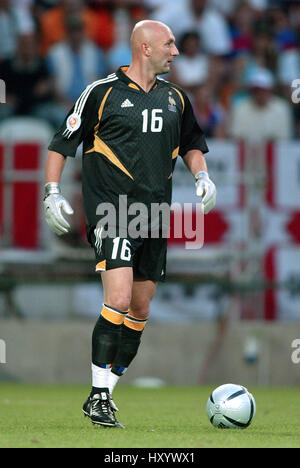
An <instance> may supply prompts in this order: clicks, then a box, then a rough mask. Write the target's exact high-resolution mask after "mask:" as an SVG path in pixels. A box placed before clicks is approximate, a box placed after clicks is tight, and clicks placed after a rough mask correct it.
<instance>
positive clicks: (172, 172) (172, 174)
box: [168, 172, 173, 180]
mask: <svg viewBox="0 0 300 468" xmlns="http://www.w3.org/2000/svg"><path fill="white" fill-rule="evenodd" d="M172 175H173V172H171V174H170V175H169V177H168V180H169V179H171V177H172Z"/></svg>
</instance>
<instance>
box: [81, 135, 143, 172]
mask: <svg viewBox="0 0 300 468" xmlns="http://www.w3.org/2000/svg"><path fill="white" fill-rule="evenodd" d="M93 151H96V152H98V153H101V154H103V155H104V156H106V157H107V159H109V160H110V162H112V163H113V164H114V165H115V166H117V167H118V168H119V169H121V171H123V172H124V173H125V174H126V175H128V177H130V179H132V180H134V179H133V177H132V175H131V174H130V173H129V172H128V171H127V169H126V167H125V166H123V164H122V163H121V161H120V160H119V159H118V158H117V156H116V155H115V153H114V152H113V151H112V150H111V149H110V147H109V146H107V144H106V143H104V141H103V140H101V138H99V137H98V135H95V141H94V147H93V148H92V149H90V150H88V151H86V152H85V154H88V153H92V152H93Z"/></svg>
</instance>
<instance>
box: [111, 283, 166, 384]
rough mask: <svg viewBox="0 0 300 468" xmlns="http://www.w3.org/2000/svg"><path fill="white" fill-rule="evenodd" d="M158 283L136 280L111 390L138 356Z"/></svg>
mask: <svg viewBox="0 0 300 468" xmlns="http://www.w3.org/2000/svg"><path fill="white" fill-rule="evenodd" d="M156 287H157V283H156V282H154V281H150V280H134V281H133V286H132V297H131V302H130V310H129V313H128V314H127V315H126V317H125V319H124V322H123V324H122V326H121V337H120V343H119V347H118V352H117V354H116V356H115V359H114V363H113V366H112V369H111V373H110V380H109V391H110V393H112V392H113V390H114V387H115V385H116V384H117V382H118V380H119V378H120V377H121V376H122V375H123V374H124V373H125V372H126V370H127V368H128V366H129V365H130V363H131V362H132V360H133V359H134V357H135V356H136V354H137V352H138V348H139V346H140V342H141V336H142V333H143V330H144V328H145V325H146V323H147V319H148V316H149V312H150V302H151V299H152V298H153V296H154V294H155V291H156Z"/></svg>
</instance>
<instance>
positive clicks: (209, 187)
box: [195, 171, 217, 214]
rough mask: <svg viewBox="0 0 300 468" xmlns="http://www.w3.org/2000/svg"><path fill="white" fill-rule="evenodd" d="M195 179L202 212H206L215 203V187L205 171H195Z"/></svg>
mask: <svg viewBox="0 0 300 468" xmlns="http://www.w3.org/2000/svg"><path fill="white" fill-rule="evenodd" d="M195 179H196V183H195V186H196V195H197V196H198V197H201V198H202V205H203V212H204V214H207V213H209V212H210V210H212V209H213V207H214V206H215V204H216V199H217V189H216V186H215V184H214V183H213V181H212V180H210V178H209V176H208V173H207V172H206V171H200V172H197V174H196V175H195Z"/></svg>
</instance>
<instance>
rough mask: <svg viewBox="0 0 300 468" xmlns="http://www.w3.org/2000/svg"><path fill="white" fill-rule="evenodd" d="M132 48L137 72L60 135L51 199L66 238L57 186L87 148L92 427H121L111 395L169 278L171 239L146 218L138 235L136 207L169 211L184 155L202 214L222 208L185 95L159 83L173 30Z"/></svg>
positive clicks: (150, 30) (90, 102) (93, 99)
mask: <svg viewBox="0 0 300 468" xmlns="http://www.w3.org/2000/svg"><path fill="white" fill-rule="evenodd" d="M131 46H132V62H131V64H130V65H129V66H123V67H120V69H119V70H118V71H117V72H116V73H113V74H111V75H109V76H108V77H107V78H105V79H103V80H100V81H96V82H94V83H92V84H91V85H90V86H88V87H87V88H86V89H85V90H84V91H83V93H82V94H81V96H80V97H79V98H78V100H77V101H76V103H75V105H74V107H73V108H72V109H71V111H70V112H69V114H68V115H67V117H66V119H65V121H64V122H63V124H62V126H61V127H60V129H59V130H58V131H57V133H56V134H55V135H54V137H53V140H52V142H51V143H50V146H49V153H48V157H47V163H46V186H45V199H44V207H45V216H46V220H47V222H48V224H49V226H50V227H51V229H52V230H53V231H54V232H55V233H56V234H58V235H63V234H64V233H67V232H68V231H69V230H70V225H69V223H68V221H67V220H66V219H65V218H64V217H63V214H62V211H64V212H65V213H66V214H68V215H71V214H72V212H73V210H72V208H71V206H70V205H69V203H68V202H67V200H66V199H65V198H64V197H63V196H62V194H61V189H60V185H59V184H60V179H61V174H62V171H63V168H64V165H65V162H66V158H67V156H69V157H74V156H75V154H76V150H77V147H78V145H79V144H80V143H81V142H82V143H83V169H82V184H83V198H84V205H85V212H86V222H87V237H88V240H89V242H90V244H91V246H92V247H93V248H94V251H95V256H96V268H95V270H96V272H98V273H100V274H101V279H102V284H103V291H104V303H103V305H102V310H101V314H100V317H99V319H98V321H97V323H96V325H95V328H94V332H93V337H92V390H91V393H90V395H89V397H88V399H87V400H86V402H85V403H84V405H83V412H84V414H85V415H86V416H88V417H89V418H90V419H91V421H92V422H93V423H94V424H98V425H104V426H113V427H116V426H117V427H122V425H121V424H120V423H119V422H118V421H117V419H116V417H115V412H116V411H117V407H116V405H115V403H114V401H113V399H112V396H111V395H112V392H113V389H114V387H115V385H116V383H117V382H118V380H119V378H120V377H121V376H122V375H123V374H124V372H125V371H126V370H127V368H128V367H129V365H130V363H131V362H132V360H133V359H134V357H135V356H136V354H137V351H138V348H139V345H140V341H141V336H142V333H143V330H144V328H145V325H146V322H147V319H148V315H149V311H150V301H151V299H152V298H153V296H154V293H155V290H156V287H157V283H158V281H163V280H164V279H165V272H166V251H167V239H166V235H165V232H163V231H164V230H163V225H162V222H161V220H160V218H157V219H156V220H155V223H154V224H156V229H155V235H153V229H152V228H153V220H152V218H151V219H150V216H148V215H146V217H145V216H144V218H143V221H142V222H141V224H142V225H143V226H142V227H143V228H142V229H140V230H139V231H138V233H136V231H134V232H133V230H132V229H129V227H131V221H134V216H133V215H132V212H133V211H134V210H133V209H132V210H131V208H133V207H136V205H134V204H136V203H139V206H140V207H141V206H142V208H143V209H145V211H144V212H146V213H147V214H148V213H151V209H152V207H153V206H154V204H156V205H157V204H165V205H164V206H168V207H169V206H170V204H171V190H172V173H173V170H174V166H175V163H176V159H177V157H178V155H179V154H180V155H181V157H183V160H184V162H185V164H186V165H187V167H188V169H189V170H190V171H191V173H192V174H193V175H194V176H195V179H196V180H195V184H196V192H197V194H198V195H200V196H201V198H202V204H203V209H204V213H208V212H209V211H210V210H211V209H212V208H213V206H214V204H215V200H216V189H215V186H214V184H213V182H212V181H211V180H210V179H209V177H208V174H207V166H206V161H205V157H204V153H206V152H207V151H208V148H207V145H206V142H205V138H204V135H203V132H202V131H201V129H200V128H199V126H198V124H197V122H196V120H195V117H194V114H193V111H192V107H191V104H190V102H189V100H188V98H187V96H186V94H185V93H184V91H183V90H182V89H180V88H179V87H178V86H176V85H174V84H172V83H169V82H168V81H164V80H162V79H161V78H159V77H158V75H160V74H163V73H167V72H168V71H169V70H170V67H171V63H172V62H173V60H174V58H175V57H176V56H177V55H178V50H177V48H176V45H175V38H174V36H173V34H172V31H171V30H170V28H168V26H166V25H165V24H162V23H159V22H156V21H141V22H139V23H137V24H136V26H135V27H134V29H133V32H132V36H131ZM187 73H188V70H187ZM125 202H126V203H125ZM108 203H109V205H108ZM108 207H113V209H114V210H113V211H114V214H115V216H114V217H110V218H109V221H108V220H107V216H104V217H103V216H102V217H101V215H104V214H107V212H106V211H105V209H107V208H108ZM135 214H136V211H135ZM124 215H125V216H124ZM135 225H136V224H134V226H135ZM157 233H158V235H157Z"/></svg>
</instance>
